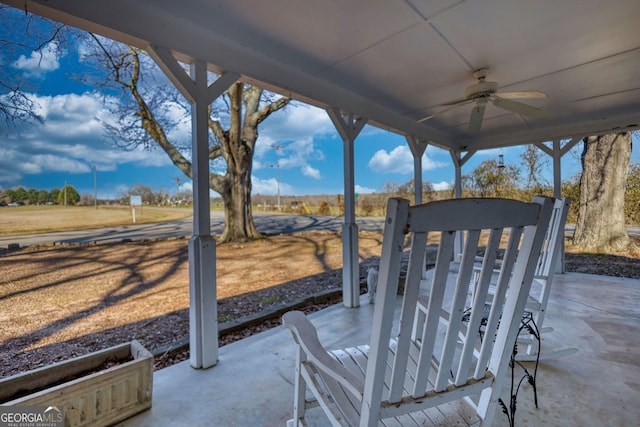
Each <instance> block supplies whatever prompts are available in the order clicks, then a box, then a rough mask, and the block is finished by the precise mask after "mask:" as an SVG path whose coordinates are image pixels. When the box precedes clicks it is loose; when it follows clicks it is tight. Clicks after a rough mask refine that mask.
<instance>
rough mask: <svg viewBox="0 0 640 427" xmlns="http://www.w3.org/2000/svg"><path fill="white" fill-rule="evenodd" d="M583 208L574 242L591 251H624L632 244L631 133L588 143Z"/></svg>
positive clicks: (582, 184)
mask: <svg viewBox="0 0 640 427" xmlns="http://www.w3.org/2000/svg"><path fill="white" fill-rule="evenodd" d="M583 142H584V150H583V152H582V176H581V178H580V204H579V210H578V221H577V224H576V232H575V235H574V238H573V242H574V244H576V245H579V246H582V247H584V248H587V249H600V250H602V249H622V248H624V247H625V246H626V245H627V244H628V243H629V236H628V235H627V229H626V226H625V221H624V192H625V185H626V182H627V174H628V171H629V162H630V158H631V133H629V132H624V133H616V134H608V135H601V136H590V137H588V138H585V139H584V141H583Z"/></svg>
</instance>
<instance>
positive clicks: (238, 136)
mask: <svg viewBox="0 0 640 427" xmlns="http://www.w3.org/2000/svg"><path fill="white" fill-rule="evenodd" d="M94 41H95V43H96V44H97V46H98V50H97V52H98V54H97V55H95V56H94V58H93V59H94V60H97V61H98V63H99V64H101V65H102V66H104V67H105V69H106V70H107V71H108V75H109V78H110V81H111V82H115V84H116V86H119V87H120V89H121V90H122V93H123V94H126V98H123V99H126V100H128V101H130V102H125V103H115V104H112V105H113V106H114V111H117V113H118V117H119V120H118V123H113V124H107V127H108V128H109V130H110V131H111V133H112V135H113V137H114V140H116V141H119V142H120V143H124V144H126V147H127V148H133V147H136V146H141V145H142V146H145V147H147V148H151V147H154V146H157V147H160V148H161V149H162V150H164V152H165V153H166V154H167V155H168V156H169V158H170V159H171V161H172V162H173V164H174V165H176V166H177V167H178V168H179V169H180V170H181V171H182V172H183V173H184V174H185V175H186V176H188V177H189V178H191V177H192V164H191V160H190V159H189V157H188V156H189V150H190V148H189V147H190V145H189V144H188V142H187V141H180V140H177V139H176V137H172V136H171V133H172V131H173V130H175V128H176V126H177V125H178V124H180V122H181V121H182V120H184V119H186V118H187V117H188V111H189V110H188V106H186V104H185V102H184V100H183V99H182V98H181V97H180V95H179V94H178V92H177V91H176V90H175V89H174V88H173V87H172V86H171V85H169V84H167V83H166V82H164V83H163V84H162V85H161V86H160V87H159V86H158V85H153V84H151V83H150V81H151V80H152V79H154V78H162V77H163V76H159V71H158V69H157V67H152V64H151V60H150V59H149V58H148V57H147V56H146V55H144V53H143V52H141V51H139V50H137V49H136V48H133V47H131V46H123V45H121V44H117V43H115V42H113V43H111V42H109V45H108V46H107V42H105V41H103V40H102V39H98V38H97V37H94ZM143 65H144V66H143ZM147 65H148V66H147ZM145 77H146V80H145ZM222 98H223V103H222V107H221V108H214V107H212V108H211V114H210V117H209V129H210V131H211V135H212V137H211V138H210V143H209V161H210V165H211V168H212V169H213V170H214V171H211V172H210V173H209V187H210V188H211V189H212V190H214V191H216V192H217V193H219V194H220V195H221V196H222V199H223V201H224V208H225V220H226V221H225V228H224V231H223V232H222V235H221V236H220V241H221V242H230V241H243V240H248V239H255V238H258V237H260V233H259V232H258V230H257V229H256V227H255V224H254V221H253V214H252V210H251V171H252V166H253V156H254V153H255V145H256V142H257V139H258V126H259V125H260V123H262V121H264V120H265V119H266V118H267V117H269V116H270V115H271V114H272V113H274V112H276V111H278V110H280V109H282V108H284V107H285V106H286V105H287V104H288V103H289V98H286V97H276V96H275V95H273V94H270V93H267V92H265V91H264V90H262V89H260V88H258V87H255V86H250V85H245V84H243V83H235V84H233V85H232V86H231V87H230V88H229V89H228V90H227V92H226V93H225V94H224V95H223V97H222ZM132 118H135V120H132Z"/></svg>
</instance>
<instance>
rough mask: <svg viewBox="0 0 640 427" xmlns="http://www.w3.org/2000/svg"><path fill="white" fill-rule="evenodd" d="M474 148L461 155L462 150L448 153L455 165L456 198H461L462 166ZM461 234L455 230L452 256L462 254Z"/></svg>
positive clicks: (472, 153) (454, 184)
mask: <svg viewBox="0 0 640 427" xmlns="http://www.w3.org/2000/svg"><path fill="white" fill-rule="evenodd" d="M475 152H476V150H469V151H467V152H466V153H465V155H464V156H462V152H461V151H460V150H456V151H454V150H450V151H449V154H450V155H451V160H452V161H453V166H454V167H455V181H454V183H453V186H454V190H455V196H456V199H460V198H462V166H463V165H464V164H465V163H466V162H467V161H468V160H469V159H470V158H471V156H473V155H474V153H475ZM463 237H464V236H463V235H462V233H459V232H457V233H456V238H455V239H454V241H453V251H454V254H455V255H454V256H455V257H457V256H458V255H459V254H462V245H463V243H464V242H463V241H462V239H463Z"/></svg>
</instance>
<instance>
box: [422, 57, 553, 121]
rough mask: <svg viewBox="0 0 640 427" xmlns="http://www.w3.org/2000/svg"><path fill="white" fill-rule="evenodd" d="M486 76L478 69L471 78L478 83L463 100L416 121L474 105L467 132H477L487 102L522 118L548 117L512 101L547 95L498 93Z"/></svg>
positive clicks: (528, 92)
mask: <svg viewBox="0 0 640 427" xmlns="http://www.w3.org/2000/svg"><path fill="white" fill-rule="evenodd" d="M488 74H489V69H488V68H480V69H478V70H476V71H474V72H473V77H475V78H476V79H478V83H475V84H472V85H471V86H469V87H467V88H466V89H465V90H464V98H463V99H459V100H457V101H453V102H448V103H446V104H441V105H442V106H443V107H447V108H445V109H444V110H441V111H438V112H437V113H435V114H432V115H430V116H427V117H424V118H422V119H420V120H418V122H419V123H421V122H424V121H427V120H429V119H432V118H434V117H436V116H439V115H440V114H443V113H446V112H447V111H449V110H453V109H454V108H457V107H459V106H461V105H465V104H470V103H475V107H473V110H471V117H470V118H469V132H478V131H479V130H480V127H481V126H482V118H483V117H484V110H485V108H486V106H487V103H488V102H491V103H492V104H493V105H495V106H496V107H500V108H504V109H505V110H509V111H512V112H514V113H517V114H521V115H523V116H529V117H533V118H543V117H546V116H547V115H548V113H547V111H545V110H543V109H541V108H537V107H532V106H531V105H527V104H523V103H522V102H517V101H513V99H531V98H546V97H547V95H546V94H545V93H543V92H540V91H537V90H528V91H523V92H498V89H499V87H500V86H498V83H496V82H490V81H487V80H486V78H487V75H488Z"/></svg>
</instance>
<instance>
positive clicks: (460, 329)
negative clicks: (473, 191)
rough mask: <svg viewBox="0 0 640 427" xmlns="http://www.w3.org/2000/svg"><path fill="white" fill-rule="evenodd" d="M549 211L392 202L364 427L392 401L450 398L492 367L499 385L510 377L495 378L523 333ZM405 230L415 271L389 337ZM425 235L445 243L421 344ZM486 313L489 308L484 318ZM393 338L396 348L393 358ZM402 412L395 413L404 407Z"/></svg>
mask: <svg viewBox="0 0 640 427" xmlns="http://www.w3.org/2000/svg"><path fill="white" fill-rule="evenodd" d="M550 213H551V206H550V205H549V203H548V202H543V201H541V200H540V201H538V203H524V202H518V201H514V200H506V199H460V200H455V201H451V200H450V201H443V202H432V203H427V204H424V205H419V206H411V207H410V206H409V205H408V201H406V200H403V199H390V200H389V203H388V210H387V218H386V225H385V231H384V237H383V249H382V254H381V261H380V271H379V277H378V290H377V295H376V301H375V304H376V305H375V308H374V316H373V325H372V335H371V342H370V348H369V353H368V362H367V365H366V374H365V385H364V396H363V405H362V416H363V419H362V420H361V423H366V424H367V425H373V424H371V422H372V418H370V417H372V416H373V417H375V415H374V414H376V413H378V411H379V410H380V408H381V405H382V402H383V401H386V402H387V403H386V404H385V405H386V406H385V408H387V409H388V408H389V407H390V405H393V404H397V405H399V406H402V404H403V403H404V402H405V401H406V399H409V400H411V399H412V398H413V399H417V398H421V397H425V396H426V395H427V393H428V392H429V391H435V392H440V391H444V390H447V391H448V392H449V390H450V387H451V385H452V384H455V385H456V386H462V385H466V384H470V381H471V377H475V379H477V380H480V379H482V378H486V375H487V370H489V372H490V373H491V374H493V375H495V376H496V378H497V377H498V375H501V374H503V373H504V372H498V370H499V369H503V368H501V365H500V361H501V360H506V359H504V357H506V358H508V355H509V352H510V351H511V349H509V348H506V347H508V345H509V344H511V347H513V342H514V341H515V329H517V325H515V328H514V327H513V322H514V319H515V318H516V317H518V316H520V315H521V313H522V310H524V304H525V302H526V295H527V294H528V292H529V288H530V285H531V281H532V280H533V274H534V272H535V268H536V260H537V258H538V257H537V255H535V256H532V257H530V256H529V255H530V254H533V253H535V252H536V251H538V252H539V251H540V248H541V246H542V241H543V238H544V230H542V229H538V227H537V226H536V224H538V221H545V222H541V223H544V224H548V219H549V215H550ZM487 230H488V231H489V237H488V240H487V243H486V249H485V254H484V257H483V258H482V261H481V264H482V266H481V272H480V275H479V277H480V278H479V280H478V283H477V285H476V286H477V289H476V292H475V295H474V298H473V301H471V306H470V307H467V296H468V291H469V284H470V282H471V280H472V276H473V273H474V267H475V266H477V263H478V261H477V258H476V255H477V253H478V248H479V245H480V242H483V239H482V237H481V236H483V235H484V234H481V233H482V232H483V231H487ZM523 230H524V231H525V232H524V236H523V235H522V231H523ZM407 232H408V233H411V244H410V254H409V264H408V270H407V276H406V282H405V290H404V295H403V297H402V306H401V313H400V318H399V322H398V324H397V334H396V335H395V336H392V335H391V334H392V330H393V325H392V323H393V317H394V311H395V302H396V293H397V288H398V279H399V273H400V264H401V259H402V255H403V251H404V246H405V242H404V241H405V234H406V233H407ZM456 232H464V233H466V239H465V248H464V251H463V255H462V257H461V260H460V262H459V263H458V262H453V254H454V239H455V234H456ZM429 233H433V234H436V235H439V237H440V239H439V244H438V253H437V258H436V263H435V268H434V271H433V277H432V279H431V280H430V283H429V285H430V289H429V292H428V303H427V309H426V314H425V320H424V323H423V325H422V326H423V327H422V328H421V329H420V331H421V334H420V336H419V337H417V339H419V345H417V344H416V342H415V341H413V339H416V338H415V334H414V333H413V332H414V330H413V328H414V326H415V325H414V322H413V320H414V316H415V314H416V304H417V302H418V299H419V298H418V294H419V292H420V284H421V283H420V282H421V276H422V273H423V263H424V259H425V249H426V244H427V239H428V237H429ZM506 233H508V234H509V238H508V242H507V245H506V249H505V255H504V261H503V262H502V263H500V269H501V272H500V275H499V279H498V285H497V289H496V293H495V296H494V303H493V304H492V305H491V306H490V309H489V308H487V307H488V306H487V305H486V298H487V294H488V292H489V286H490V281H491V276H492V273H493V271H494V267H495V263H496V258H497V256H498V252H499V251H500V242H501V238H502V236H503V235H505V234H506ZM482 244H483V245H484V243H482ZM507 288H508V289H507ZM523 293H524V295H523ZM487 310H490V312H489V315H488V318H487V313H486V311H487ZM485 320H486V325H485V326H482V329H483V330H484V336H483V337H480V334H478V331H479V329H480V328H481V325H483V322H484V321H485ZM517 320H518V322H519V319H517ZM460 340H462V342H463V345H462V348H461V349H460V346H459V345H458V343H459V342H460ZM480 340H482V341H481V342H482V344H481V345H480ZM390 341H392V342H393V345H392V350H391V352H390V351H389V342H390ZM477 348H480V352H479V354H478V353H476V352H475V351H476V350H477ZM389 358H390V359H389ZM454 373H455V377H452V375H453V374H454ZM385 376H386V377H387V378H386V384H387V386H385ZM423 400H424V399H423ZM422 404H424V403H421V405H422ZM397 405H396V406H393V407H394V408H398V407H399V406H397ZM409 406H411V405H409ZM396 410H398V409H394V411H396Z"/></svg>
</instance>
